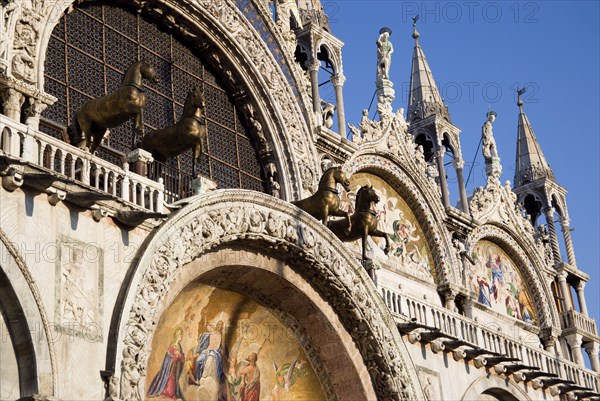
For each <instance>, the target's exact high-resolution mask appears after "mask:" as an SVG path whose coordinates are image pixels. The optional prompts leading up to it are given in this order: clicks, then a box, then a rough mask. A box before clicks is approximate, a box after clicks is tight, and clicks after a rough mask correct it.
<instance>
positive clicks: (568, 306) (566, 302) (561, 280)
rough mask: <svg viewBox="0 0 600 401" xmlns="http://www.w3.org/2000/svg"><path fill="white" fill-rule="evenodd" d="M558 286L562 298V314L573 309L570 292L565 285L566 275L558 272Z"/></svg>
mask: <svg viewBox="0 0 600 401" xmlns="http://www.w3.org/2000/svg"><path fill="white" fill-rule="evenodd" d="M558 284H559V285H560V292H561V295H562V298H563V307H564V309H565V310H564V312H566V311H569V310H572V309H573V303H572V302H571V290H570V288H569V284H568V283H567V273H566V272H560V273H558Z"/></svg>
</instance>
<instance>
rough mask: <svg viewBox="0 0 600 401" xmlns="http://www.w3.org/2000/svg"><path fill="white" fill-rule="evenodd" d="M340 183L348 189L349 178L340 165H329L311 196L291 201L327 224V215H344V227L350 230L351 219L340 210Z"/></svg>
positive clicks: (346, 213)
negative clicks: (345, 222) (338, 187)
mask: <svg viewBox="0 0 600 401" xmlns="http://www.w3.org/2000/svg"><path fill="white" fill-rule="evenodd" d="M338 183H339V184H342V187H344V190H346V191H350V180H348V177H346V173H344V171H343V170H342V169H341V168H340V167H331V168H330V169H328V170H327V171H325V172H324V173H323V176H322V177H321V180H320V181H319V189H317V192H315V193H314V194H313V195H312V196H310V197H308V198H306V199H302V200H299V201H295V202H292V204H294V205H296V206H298V207H299V208H300V209H302V210H304V211H305V212H306V213H308V214H310V215H311V216H313V217H314V218H315V219H317V220H321V221H322V222H323V224H324V225H326V226H327V223H328V219H329V216H336V217H345V218H346V221H347V224H346V227H345V229H346V230H347V231H348V232H350V229H351V228H352V221H351V220H350V214H349V213H348V212H344V211H343V210H340V196H339V192H338V190H337V184H338Z"/></svg>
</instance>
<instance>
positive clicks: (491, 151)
mask: <svg viewBox="0 0 600 401" xmlns="http://www.w3.org/2000/svg"><path fill="white" fill-rule="evenodd" d="M496 115H497V114H496V112H495V111H488V113H487V114H486V116H487V120H486V121H485V123H484V124H483V127H482V128H481V146H482V148H481V151H482V152H483V157H484V158H485V160H486V162H487V161H488V160H491V158H493V157H498V150H497V149H496V140H495V139H494V134H493V132H492V123H493V122H494V120H495V119H496Z"/></svg>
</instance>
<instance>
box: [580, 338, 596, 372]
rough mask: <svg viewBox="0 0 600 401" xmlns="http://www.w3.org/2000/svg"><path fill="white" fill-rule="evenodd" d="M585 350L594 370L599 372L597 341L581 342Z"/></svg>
mask: <svg viewBox="0 0 600 401" xmlns="http://www.w3.org/2000/svg"><path fill="white" fill-rule="evenodd" d="M583 347H584V348H585V352H587V354H588V356H589V357H590V364H591V365H592V366H591V367H592V370H593V371H594V372H600V361H599V360H598V343H595V342H587V343H585V344H583Z"/></svg>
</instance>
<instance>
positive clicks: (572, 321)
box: [560, 310, 598, 336]
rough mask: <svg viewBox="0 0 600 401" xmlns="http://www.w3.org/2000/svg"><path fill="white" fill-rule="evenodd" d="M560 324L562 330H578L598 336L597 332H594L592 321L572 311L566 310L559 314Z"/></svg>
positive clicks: (594, 326)
mask: <svg viewBox="0 0 600 401" xmlns="http://www.w3.org/2000/svg"><path fill="white" fill-rule="evenodd" d="M560 323H561V325H562V328H563V329H565V330H568V329H578V330H582V331H584V332H585V333H589V334H593V335H594V336H597V335H598V332H597V331H596V322H595V321H594V319H590V318H589V317H587V316H585V315H584V314H582V313H579V312H577V311H574V310H568V311H566V312H563V313H561V314H560Z"/></svg>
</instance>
